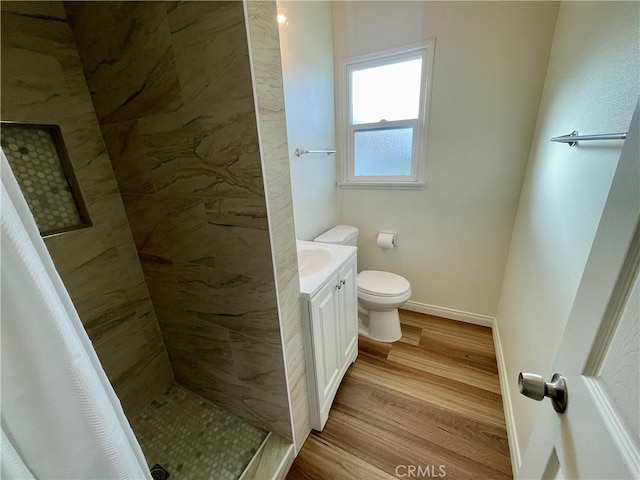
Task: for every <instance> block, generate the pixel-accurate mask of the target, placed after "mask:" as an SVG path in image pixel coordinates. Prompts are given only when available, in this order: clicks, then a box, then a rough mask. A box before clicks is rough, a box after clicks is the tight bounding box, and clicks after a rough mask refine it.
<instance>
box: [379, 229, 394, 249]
mask: <svg viewBox="0 0 640 480" xmlns="http://www.w3.org/2000/svg"><path fill="white" fill-rule="evenodd" d="M378 246H379V247H380V248H386V249H389V248H393V247H395V246H396V234H395V233H392V232H378Z"/></svg>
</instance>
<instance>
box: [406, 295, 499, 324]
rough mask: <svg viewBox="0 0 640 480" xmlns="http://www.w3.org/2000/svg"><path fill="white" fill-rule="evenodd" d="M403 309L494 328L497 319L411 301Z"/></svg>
mask: <svg viewBox="0 0 640 480" xmlns="http://www.w3.org/2000/svg"><path fill="white" fill-rule="evenodd" d="M402 308H404V309H405V310H410V311H412V312H418V313H426V314H427V315H435V316H437V317H444V318H448V319H450V320H457V321H459V322H466V323H472V324H474V325H481V326H483V327H492V326H493V322H494V321H495V318H493V317H488V316H487V315H480V314H479V313H471V312H463V311H462V310H454V309H453V308H446V307H436V306H435V305H427V304H426V303H420V302H412V301H411V300H409V301H408V302H406V303H405V304H404V305H403V306H402Z"/></svg>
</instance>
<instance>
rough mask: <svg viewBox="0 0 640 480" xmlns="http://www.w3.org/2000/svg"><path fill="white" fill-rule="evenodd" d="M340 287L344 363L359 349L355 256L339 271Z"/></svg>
mask: <svg viewBox="0 0 640 480" xmlns="http://www.w3.org/2000/svg"><path fill="white" fill-rule="evenodd" d="M338 279H339V280H340V282H341V287H340V328H341V349H342V364H343V365H344V364H345V363H346V362H348V361H350V360H351V356H352V355H353V350H354V349H356V350H357V349H358V347H357V342H358V287H357V273H356V260H355V258H354V259H353V260H351V261H350V262H349V263H347V264H346V265H345V266H344V267H342V268H341V269H340V271H339V272H338Z"/></svg>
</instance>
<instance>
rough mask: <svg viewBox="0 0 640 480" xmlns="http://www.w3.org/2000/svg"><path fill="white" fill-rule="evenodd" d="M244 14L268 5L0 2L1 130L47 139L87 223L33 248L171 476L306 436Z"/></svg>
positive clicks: (292, 290)
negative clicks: (52, 132)
mask: <svg viewBox="0 0 640 480" xmlns="http://www.w3.org/2000/svg"><path fill="white" fill-rule="evenodd" d="M245 8H248V9H249V10H250V12H251V11H253V14H254V17H255V18H258V19H259V18H260V17H261V16H262V17H263V18H269V17H270V16H271V13H272V12H271V10H270V9H273V10H274V11H275V4H274V3H271V2H268V3H267V4H263V5H260V4H254V5H253V6H249V7H247V6H246V5H243V3H242V2H234V1H230V2H200V1H195V2H160V1H150V2H65V3H62V2H2V72H3V75H2V99H3V101H2V120H3V121H12V122H25V123H29V124H36V125H39V124H46V125H56V126H59V128H60V132H61V135H62V137H63V139H64V145H65V146H66V150H67V151H68V156H69V161H70V164H71V166H72V169H73V172H74V175H75V178H76V180H77V184H78V186H79V189H80V191H81V194H82V198H83V200H84V202H85V204H86V210H87V214H88V216H89V218H90V226H86V228H79V229H75V230H71V231H67V232H64V233H61V234H58V235H53V236H47V237H46V238H45V242H46V245H47V247H48V249H49V251H50V253H51V255H52V257H53V259H54V262H55V264H56V267H57V269H58V271H59V273H60V275H61V277H62V279H63V281H64V283H65V285H66V287H67V289H68V291H69V293H70V295H71V297H72V299H73V301H74V304H75V306H76V309H77V310H78V312H79V314H80V317H81V319H82V321H83V324H84V326H85V328H86V329H87V332H88V333H89V336H90V338H91V340H92V342H93V344H94V347H95V349H96V351H97V353H98V356H99V358H100V360H101V362H102V364H103V367H104V369H105V371H106V373H107V375H108V377H109V379H110V381H111V383H112V385H113V386H114V388H115V390H116V393H117V394H118V396H119V398H120V400H121V402H122V405H123V407H124V409H125V412H126V414H127V416H128V418H129V419H130V421H131V423H132V426H133V428H134V432H135V433H136V435H137V437H138V439H139V441H140V443H141V445H142V447H143V451H144V452H145V455H146V456H147V460H148V462H149V466H150V467H153V466H154V465H155V464H159V465H161V466H163V467H167V466H168V468H167V469H168V470H170V474H171V475H172V477H173V478H201V477H202V476H203V475H205V476H206V475H210V476H213V477H214V478H227V477H228V478H236V477H237V476H238V475H239V473H240V472H241V471H242V468H244V465H246V463H247V462H248V461H249V459H250V458H251V455H252V454H253V452H255V450H256V449H257V448H258V447H259V446H260V444H261V443H262V442H263V440H264V438H265V436H266V434H267V432H273V433H274V434H276V435H278V436H279V437H281V438H283V439H284V440H285V441H288V442H289V443H291V442H292V441H293V440H294V436H295V434H294V431H295V430H298V431H301V432H304V430H305V429H306V428H308V427H307V422H308V420H304V419H305V415H306V413H305V411H304V409H305V408H306V401H305V400H304V398H303V396H302V395H303V394H305V393H306V384H305V383H304V369H303V368H302V369H300V368H299V367H297V368H295V369H294V368H293V366H296V365H298V366H299V365H300V364H303V363H304V361H303V360H302V361H300V360H301V355H302V348H301V334H300V315H299V307H298V303H297V297H296V295H297V291H296V289H297V270H296V266H295V238H294V235H293V220H292V211H291V205H290V190H289V191H288V195H289V196H288V199H287V197H286V196H281V198H279V197H278V196H277V195H274V200H273V202H275V203H273V204H272V205H271V210H274V205H275V206H276V207H278V205H279V208H275V211H276V213H275V217H274V218H271V217H268V215H267V200H266V195H265V185H267V186H269V185H271V186H272V187H273V188H274V189H275V188H277V189H278V191H279V192H281V193H282V192H284V193H287V190H286V189H287V188H289V189H290V185H289V184H288V182H289V176H288V170H287V171H285V170H282V171H278V170H277V169H278V168H281V167H282V168H288V164H287V162H288V158H287V156H286V142H284V149H285V150H284V151H281V152H280V156H279V157H277V158H276V157H273V158H275V159H276V160H277V161H272V162H270V163H269V166H268V167H263V165H266V163H262V162H263V161H264V159H261V155H262V157H266V156H268V155H269V154H270V153H269V152H271V153H273V152H275V151H276V150H277V148H272V146H269V145H267V146H266V147H265V146H262V150H261V143H260V139H259V137H258V124H260V122H261V121H262V122H267V121H269V117H268V115H265V116H263V117H262V119H260V118H258V117H259V114H257V113H256V105H257V107H258V110H257V111H258V112H259V111H260V105H261V101H262V100H264V99H265V98H268V97H267V93H270V92H269V88H270V86H269V85H267V86H266V87H267V88H265V89H264V91H265V92H267V93H265V94H264V95H263V94H262V93H260V88H257V87H256V85H255V83H260V82H259V81H256V80H252V71H251V68H250V60H249V49H250V47H249V41H248V40H247V30H246V29H247V25H246V24H245V11H244V9H245ZM273 28H274V29H275V30H272V31H275V38H273V35H272V36H271V45H275V47H276V48H275V50H274V49H272V51H270V52H262V54H270V53H271V54H276V53H277V54H278V55H279V53H278V52H277V29H276V27H273ZM256 33H257V34H260V35H263V34H265V31H264V30H260V29H258V30H257V31H256ZM274 39H275V43H274V42H273V40H274ZM262 40H264V39H262ZM261 44H262V45H265V44H268V42H265V41H262V42H261ZM256 56H257V57H259V56H260V53H259V52H258V54H256ZM278 61H279V57H278ZM266 63H268V62H265V63H263V64H266ZM278 66H279V65H278ZM255 68H257V69H259V68H260V62H259V61H258V62H257V66H256V67H255ZM279 88H280V89H281V85H280V87H279ZM254 89H255V90H254ZM276 92H277V90H276ZM283 126H284V125H281V126H277V128H275V130H274V131H276V133H277V132H281V131H283V129H282V127H283ZM269 128H270V126H269V125H267V124H264V125H262V130H263V133H264V132H265V131H266V132H268V131H269ZM276 143H278V145H279V147H278V148H280V147H282V143H283V142H276ZM270 149H271V150H270ZM282 153H284V155H282ZM283 166H284V167H283ZM285 174H286V175H285ZM279 181H281V182H284V183H282V184H278V182H279ZM278 202H280V203H279V204H278ZM287 202H288V203H287ZM278 215H279V216H278ZM276 223H277V226H278V231H279V232H287V233H290V238H289V237H288V236H287V237H286V238H284V239H283V238H282V237H280V238H275V237H274V236H273V230H274V225H275V224H276ZM270 225H271V230H272V232H271V235H270ZM272 243H273V244H272ZM272 250H274V251H275V253H272ZM274 259H275V262H274ZM276 278H278V281H277V282H276ZM276 291H278V294H277V293H276ZM279 302H280V303H279ZM285 302H288V303H285ZM283 339H284V345H285V346H286V347H287V348H290V349H291V352H292V353H291V354H288V355H287V363H286V364H285V360H284V355H283ZM294 370H295V371H294ZM285 372H289V381H290V384H291V386H288V384H287V381H286V380H285ZM289 388H290V391H288V389H289ZM296 392H297V393H296ZM290 398H291V402H290V400H289V399H290ZM188 412H192V414H191V415H188ZM292 417H293V420H292ZM296 418H299V419H300V418H301V419H303V420H301V421H296ZM196 419H198V420H196ZM172 422H173V423H172ZM177 438H180V439H181V441H177V440H176V439H177ZM184 439H186V440H184ZM229 439H231V441H229ZM182 440H184V441H182ZM233 440H235V442H234V441H233ZM192 441H193V442H195V443H193V442H192ZM189 442H192V443H189ZM194 445H195V446H194ZM225 445H226V447H225ZM238 445H243V447H242V448H238ZM227 447H229V448H231V450H230V451H231V452H232V453H231V454H227V455H222V456H220V452H221V451H225V450H224V448H227ZM181 449H182V450H181ZM207 452H209V453H207ZM214 452H218V453H217V454H216V453H214ZM216 455H218V456H216ZM186 457H189V458H186ZM218 457H219V458H218ZM216 458H218V460H216ZM224 458H226V460H225V461H223V459H224ZM227 460H228V461H227ZM201 469H204V470H201ZM216 469H217V470H216ZM203 472H204V473H203ZM211 472H217V473H215V474H213V473H211Z"/></svg>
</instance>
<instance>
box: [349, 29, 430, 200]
mask: <svg viewBox="0 0 640 480" xmlns="http://www.w3.org/2000/svg"><path fill="white" fill-rule="evenodd" d="M434 50H435V38H430V39H427V40H425V41H422V42H418V43H413V44H410V45H404V46H401V47H398V48H394V49H390V50H384V51H378V52H372V53H368V54H365V55H358V56H354V57H350V58H347V59H344V60H343V61H342V68H341V71H342V86H343V87H342V90H341V92H340V94H341V95H340V96H339V102H340V103H341V112H342V115H341V117H342V118H341V121H342V122H341V123H342V125H341V126H339V133H342V135H339V136H343V138H342V141H341V144H342V145H343V152H344V155H342V158H343V168H342V175H341V181H340V182H338V184H339V185H340V186H342V187H359V188H368V187H373V188H384V187H387V188H405V187H406V188H416V187H417V188H421V187H422V186H423V185H424V173H425V162H426V146H427V126H428V116H429V105H430V96H431V84H432V73H433V57H434ZM419 57H421V58H422V72H421V80H420V81H421V89H420V104H419V106H418V118H415V119H403V120H392V121H380V122H373V123H362V124H357V125H354V124H353V123H352V114H351V99H352V84H351V73H352V72H353V71H356V70H362V69H366V68H372V67H377V66H382V65H392V64H394V63H400V62H403V61H406V60H410V59H414V58H419ZM393 127H410V128H412V146H411V173H410V175H394V176H391V175H385V176H382V175H376V176H356V175H355V134H356V132H357V131H359V130H376V129H384V128H393Z"/></svg>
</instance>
